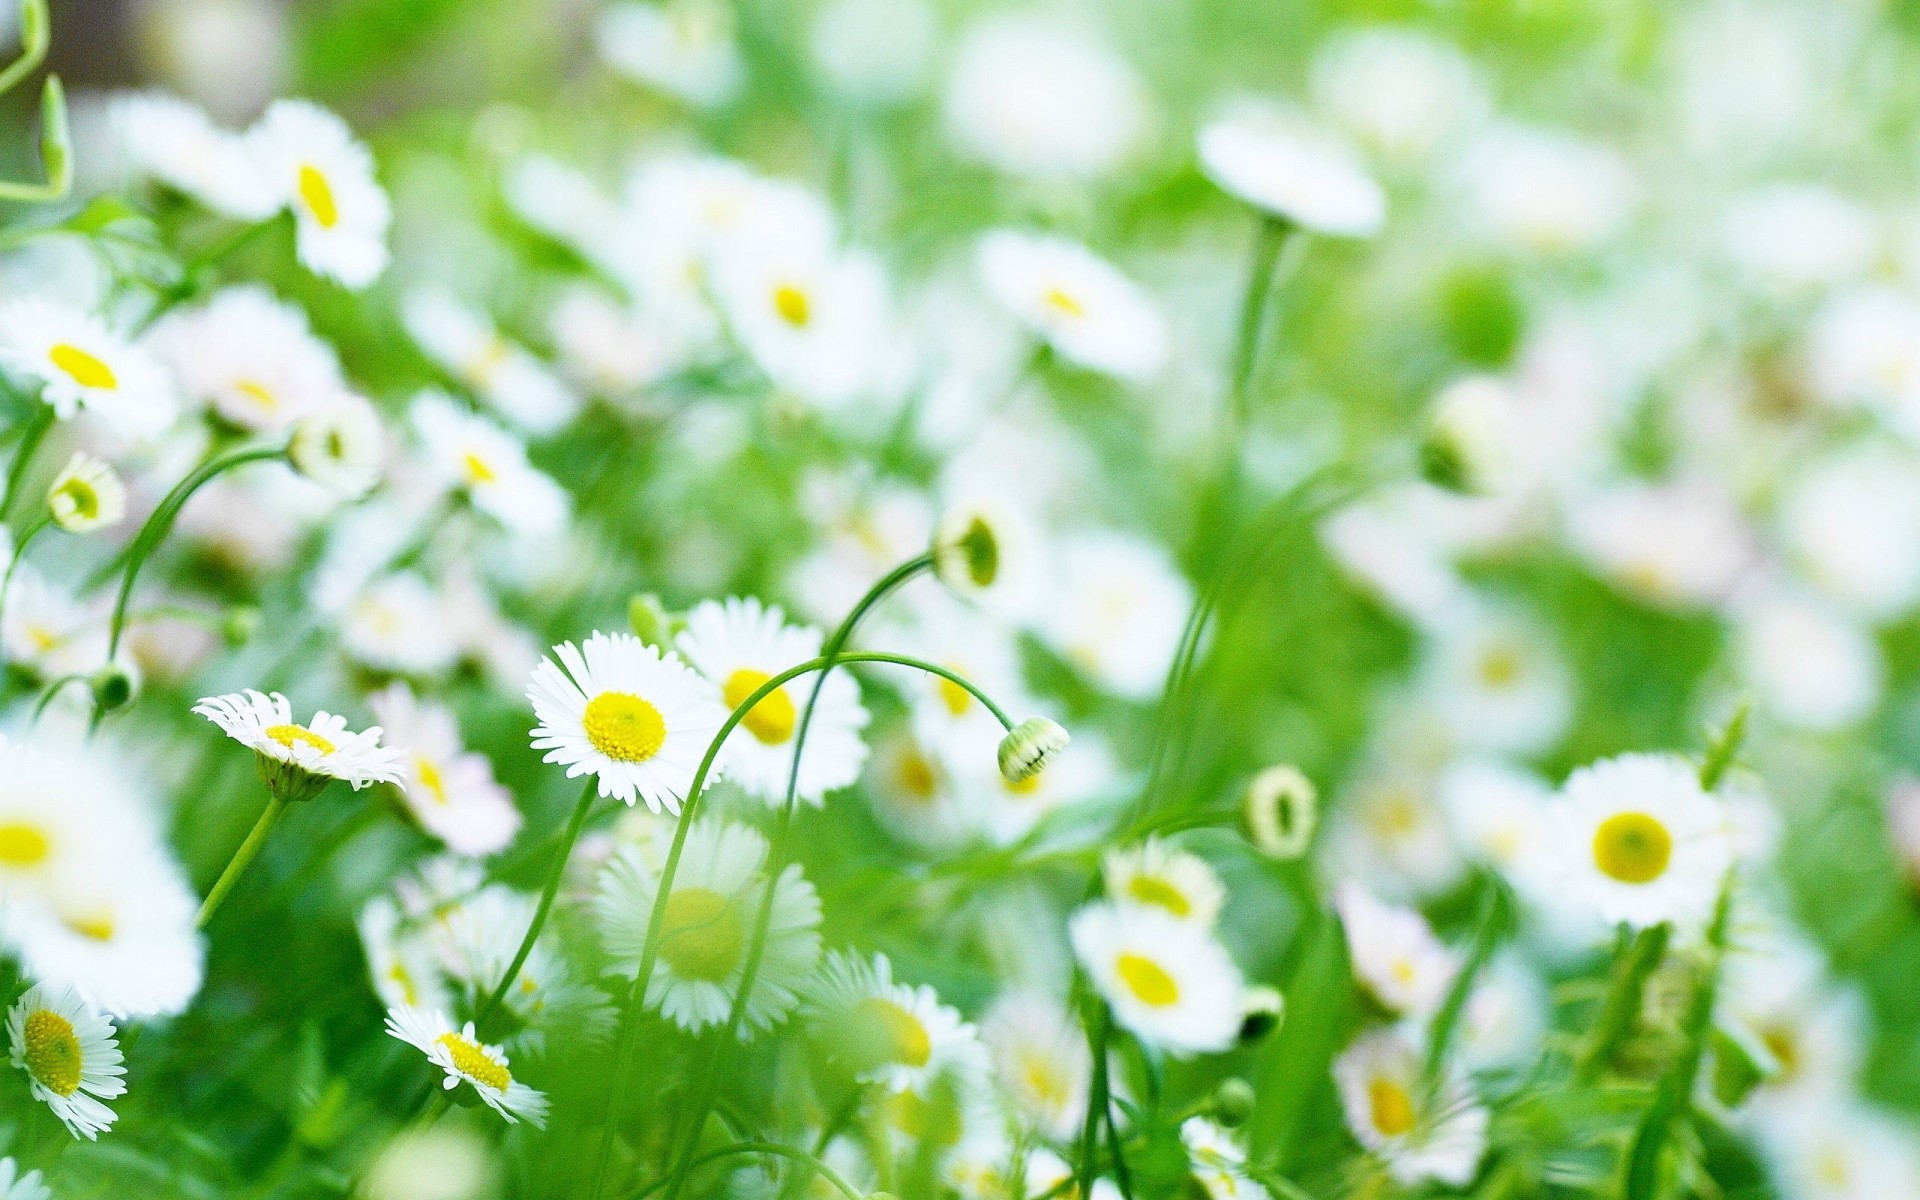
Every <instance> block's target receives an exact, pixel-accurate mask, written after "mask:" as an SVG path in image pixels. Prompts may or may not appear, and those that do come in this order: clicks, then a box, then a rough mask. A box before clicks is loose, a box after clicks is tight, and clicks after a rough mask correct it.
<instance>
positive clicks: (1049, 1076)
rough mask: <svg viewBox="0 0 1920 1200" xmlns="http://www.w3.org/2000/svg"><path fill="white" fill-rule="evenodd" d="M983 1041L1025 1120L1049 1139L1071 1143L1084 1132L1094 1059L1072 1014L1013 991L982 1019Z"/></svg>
mask: <svg viewBox="0 0 1920 1200" xmlns="http://www.w3.org/2000/svg"><path fill="white" fill-rule="evenodd" d="M980 1040H981V1041H982V1042H983V1043H985V1045H986V1047H987V1053H988V1054H989V1055H990V1056H991V1058H992V1061H993V1069H994V1074H995V1076H996V1077H997V1078H998V1079H999V1082H1000V1089H1001V1091H1003V1092H1005V1093H1006V1096H1007V1098H1008V1099H1009V1100H1010V1101H1011V1102H1012V1103H1013V1106H1014V1110H1015V1111H1016V1112H1018V1113H1019V1114H1020V1116H1021V1117H1023V1118H1024V1119H1025V1120H1027V1121H1028V1122H1030V1123H1031V1124H1032V1125H1033V1126H1034V1128H1035V1129H1037V1130H1038V1131H1039V1132H1040V1133H1041V1134H1042V1135H1043V1136H1045V1137H1049V1138H1055V1139H1058V1140H1061V1141H1067V1140H1070V1139H1071V1138H1072V1137H1073V1136H1074V1134H1075V1133H1077V1132H1079V1129H1080V1126H1081V1122H1083V1121H1084V1120H1085V1119H1086V1112H1087V1080H1088V1078H1089V1072H1090V1070H1091V1068H1092V1066H1093V1055H1092V1053H1091V1052H1090V1051H1089V1050H1088V1049H1087V1038H1086V1035H1085V1034H1084V1033H1083V1032H1081V1029H1080V1023H1079V1022H1078V1021H1076V1020H1074V1018H1073V1015H1072V1014H1071V1013H1069V1012H1068V1011H1067V1010H1066V1009H1065V1008H1064V1007H1063V1006H1062V1005H1061V1004H1060V1003H1059V1002H1058V1001H1056V1000H1051V999H1048V998H1047V997H1045V996H1041V995H1037V994H1035V993H1032V992H1009V993H1007V994H1006V995H1004V996H1002V997H1000V999H998V1000H996V1001H994V1003H993V1007H992V1008H990V1009H988V1010H987V1014H986V1016H985V1017H983V1018H981V1021H980Z"/></svg>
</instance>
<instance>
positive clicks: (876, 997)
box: [808, 952, 986, 1092]
mask: <svg viewBox="0 0 1920 1200" xmlns="http://www.w3.org/2000/svg"><path fill="white" fill-rule="evenodd" d="M808 1009H809V1012H810V1015H811V1020H812V1024H813V1027H814V1029H815V1031H816V1034H817V1036H819V1037H820V1038H821V1039H822V1040H823V1041H824V1043H825V1044H826V1045H827V1047H828V1049H829V1051H830V1052H831V1053H832V1055H833V1056H834V1058H835V1059H836V1060H837V1061H838V1062H840V1063H841V1065H843V1066H844V1067H846V1068H847V1070H849V1071H850V1072H852V1073H853V1074H854V1075H856V1076H858V1077H859V1078H861V1079H863V1080H869V1081H873V1082H878V1083H881V1084H883V1085H885V1087H886V1088H887V1090H889V1091H893V1092H902V1091H913V1092H918V1091H921V1090H922V1089H924V1088H925V1087H926V1086H927V1085H928V1084H929V1083H932V1082H933V1081H934V1080H936V1079H939V1078H941V1077H942V1076H945V1075H948V1074H949V1073H959V1074H963V1075H971V1076H975V1077H977V1076H978V1074H979V1073H980V1072H982V1071H984V1070H985V1067H986V1053H985V1051H984V1050H983V1049H982V1047H981V1045H980V1039H979V1033H978V1031H976V1030H975V1029H974V1027H973V1026H971V1025H969V1024H967V1023H966V1021H964V1020H962V1019H961V1017H960V1014H959V1013H957V1012H955V1011H954V1010H953V1009H952V1008H950V1007H948V1006H947V1005H945V1004H942V1003H940V997H939V995H938V994H936V993H935V992H934V990H933V989H932V988H930V987H927V986H925V985H924V984H923V985H920V986H918V987H915V986H913V985H912V984H906V983H896V982H894V979H893V964H892V963H890V962H889V961H888V960H887V956H886V955H884V954H876V955H874V956H873V957H872V958H871V959H867V958H863V957H860V956H857V955H853V954H848V953H841V952H835V953H832V954H829V955H827V958H826V962H825V963H824V964H823V965H822V966H821V969H820V973H819V975H818V976H817V977H816V980H815V983H814V985H813V988H812V991H811V994H810V995H809V997H808Z"/></svg>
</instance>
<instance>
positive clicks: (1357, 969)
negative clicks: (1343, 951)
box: [1335, 883, 1460, 1017]
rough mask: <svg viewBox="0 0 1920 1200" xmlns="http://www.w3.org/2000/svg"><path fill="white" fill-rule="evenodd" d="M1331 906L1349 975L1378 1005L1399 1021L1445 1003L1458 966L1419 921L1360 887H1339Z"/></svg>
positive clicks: (1413, 914) (1411, 912)
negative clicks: (1340, 926) (1338, 924)
mask: <svg viewBox="0 0 1920 1200" xmlns="http://www.w3.org/2000/svg"><path fill="white" fill-rule="evenodd" d="M1335 906H1336V907H1337V908H1338V909H1339V910H1340V921H1341V924H1343V925H1344V926H1346V931H1347V947H1348V949H1349V951H1350V953H1351V956H1352V959H1353V973H1354V976H1355V977H1356V978H1358V979H1359V981H1360V982H1361V984H1362V985H1364V986H1365V987H1366V989H1367V991H1368V993H1369V994H1371V995H1372V996H1373V998H1374V999H1375V1000H1377V1001H1379V1003H1380V1005H1381V1006H1382V1007H1384V1008H1385V1009H1387V1011H1389V1012H1391V1013H1393V1014H1394V1015H1395V1016H1403V1017H1426V1016H1430V1015H1432V1013H1433V1012H1434V1010H1435V1009H1437V1008H1439V1007H1440V1002H1441V1001H1442V1000H1444V999H1446V995H1447V989H1448V988H1450V987H1452V986H1453V977H1454V976H1455V975H1456V974H1458V973H1459V970H1460V964H1459V962H1458V961H1457V960H1456V959H1455V958H1454V956H1453V954H1452V953H1451V952H1449V951H1448V950H1447V948H1446V947H1445V946H1444V945H1442V944H1441V942H1440V939H1439V938H1437V937H1435V936H1434V935H1433V930H1432V928H1431V927H1429V926H1428V925H1427V921H1426V918H1425V917H1422V916H1421V915H1420V914H1419V913H1417V912H1415V911H1414V910H1412V909H1410V908H1400V907H1397V906H1395V905H1391V904H1382V903H1381V902H1380V901H1379V900H1376V899H1374V897H1373V896H1372V894H1370V893H1369V892H1368V891H1367V890H1366V889H1365V888H1362V887H1360V886H1358V885H1357V884H1353V883H1345V884H1342V885H1341V886H1340V893H1339V897H1338V899H1337V900H1336V901H1335Z"/></svg>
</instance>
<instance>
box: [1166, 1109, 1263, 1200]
mask: <svg viewBox="0 0 1920 1200" xmlns="http://www.w3.org/2000/svg"><path fill="white" fill-rule="evenodd" d="M1180 1140H1181V1141H1182V1142H1184V1143H1185V1144H1186V1147H1187V1164H1188V1168H1189V1170H1190V1171H1191V1172H1192V1175H1193V1178H1194V1179H1195V1181H1197V1182H1198V1183H1199V1184H1200V1187H1201V1190H1202V1191H1204V1192H1205V1193H1206V1196H1207V1200H1269V1195H1270V1193H1268V1191H1267V1189H1266V1188H1264V1187H1261V1186H1260V1185H1259V1184H1257V1183H1255V1182H1253V1181H1252V1180H1250V1179H1248V1178H1247V1175H1246V1165H1247V1154H1246V1151H1244V1150H1242V1149H1241V1148H1240V1147H1239V1146H1238V1145H1236V1144H1235V1143H1234V1140H1233V1139H1232V1138H1231V1137H1230V1136H1228V1134H1227V1131H1226V1130H1224V1129H1222V1128H1220V1126H1218V1125H1216V1124H1214V1123H1213V1122H1212V1121H1209V1120H1207V1119H1206V1118H1205V1117H1188V1118H1187V1119H1186V1120H1184V1121H1182V1122H1181V1123H1180Z"/></svg>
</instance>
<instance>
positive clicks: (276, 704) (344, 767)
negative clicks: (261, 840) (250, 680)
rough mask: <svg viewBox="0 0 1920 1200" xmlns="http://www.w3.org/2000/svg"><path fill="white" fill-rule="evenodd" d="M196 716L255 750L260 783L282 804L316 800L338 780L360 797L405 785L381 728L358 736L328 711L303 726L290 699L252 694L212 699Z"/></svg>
mask: <svg viewBox="0 0 1920 1200" xmlns="http://www.w3.org/2000/svg"><path fill="white" fill-rule="evenodd" d="M193 711H194V712H196V713H199V714H200V715H201V716H203V717H205V718H207V720H209V721H212V722H213V723H214V724H215V725H218V726H219V727H220V728H221V729H222V730H223V731H224V732H225V733H226V735H227V736H228V737H230V738H232V739H233V740H234V741H236V742H239V743H240V744H241V745H243V746H246V747H247V748H248V749H250V750H252V751H253V752H254V754H255V755H256V756H257V757H258V758H259V760H260V776H261V778H262V779H264V780H265V781H266V783H267V787H268V789H269V790H270V791H272V792H273V794H274V795H275V796H277V797H279V798H280V799H282V800H289V801H292V800H307V799H311V798H312V797H314V796H317V795H319V794H320V792H321V791H322V790H323V789H324V788H325V787H326V786H327V784H329V783H331V782H333V781H334V780H336V779H339V780H344V781H345V782H347V783H350V784H352V785H353V790H354V791H356V792H357V791H359V790H360V789H361V788H363V787H366V786H367V785H369V784H374V783H391V784H395V785H396V786H397V785H399V784H400V781H401V772H402V771H403V770H404V766H405V764H404V759H403V757H402V756H401V754H400V753H399V752H398V751H395V750H392V749H389V748H387V747H384V746H382V745H381V744H380V727H379V726H378V725H376V726H374V727H373V728H371V729H367V730H363V731H361V732H359V733H355V732H353V731H351V730H349V729H348V728H347V719H346V718H345V717H339V716H334V715H332V714H331V713H327V712H316V713H315V714H314V715H313V720H312V721H309V722H308V723H307V724H305V725H302V724H300V723H299V722H297V721H295V720H294V719H293V709H292V706H291V705H289V704H288V703H287V698H286V697H285V696H283V695H281V694H280V693H279V692H274V693H273V694H271V695H262V694H261V693H259V692H256V691H253V690H252V689H248V690H247V691H244V692H235V693H231V694H229V695H225V696H209V697H207V698H205V699H203V700H201V701H200V703H198V704H196V705H194V707H193Z"/></svg>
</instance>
